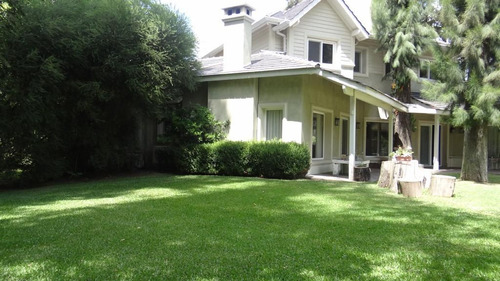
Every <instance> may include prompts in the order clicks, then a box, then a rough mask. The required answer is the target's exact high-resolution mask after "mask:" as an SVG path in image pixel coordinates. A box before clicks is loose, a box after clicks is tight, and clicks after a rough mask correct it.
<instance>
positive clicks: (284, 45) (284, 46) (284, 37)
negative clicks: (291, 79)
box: [276, 30, 286, 54]
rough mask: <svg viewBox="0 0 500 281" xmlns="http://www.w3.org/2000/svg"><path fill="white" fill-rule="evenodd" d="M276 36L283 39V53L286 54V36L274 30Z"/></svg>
mask: <svg viewBox="0 0 500 281" xmlns="http://www.w3.org/2000/svg"><path fill="white" fill-rule="evenodd" d="M276 34H278V35H279V36H281V37H283V53H285V54H286V35H285V34H283V33H281V30H276Z"/></svg>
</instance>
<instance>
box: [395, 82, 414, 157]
mask: <svg viewBox="0 0 500 281" xmlns="http://www.w3.org/2000/svg"><path fill="white" fill-rule="evenodd" d="M396 98H397V99H398V100H399V101H401V102H404V103H410V102H411V84H410V82H408V83H407V84H406V85H405V86H403V87H402V88H401V89H399V90H398V91H397V92H396ZM394 132H395V133H397V134H398V137H399V140H400V141H401V143H402V144H403V148H407V147H411V119H410V113H406V112H398V114H397V115H396V120H395V122H394Z"/></svg>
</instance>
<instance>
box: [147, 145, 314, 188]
mask: <svg viewBox="0 0 500 281" xmlns="http://www.w3.org/2000/svg"><path fill="white" fill-rule="evenodd" d="M156 157H157V159H158V163H159V165H160V168H161V169H162V170H163V171H169V172H175V173H181V174H212V175H228V176H229V175H231V176H257V177H266V178H280V179H296V178H301V177H304V176H305V174H306V173H307V171H308V170H309V167H310V158H309V150H308V149H307V147H306V146H305V145H302V144H298V143H293V142H292V143H285V142H281V141H267V142H241V141H222V142H217V143H213V144H200V145H194V146H185V147H182V148H173V147H160V148H158V149H157V151H156Z"/></svg>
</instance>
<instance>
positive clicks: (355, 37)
mask: <svg viewBox="0 0 500 281" xmlns="http://www.w3.org/2000/svg"><path fill="white" fill-rule="evenodd" d="M252 12H253V8H252V7H250V6H249V5H246V4H242V5H235V6H231V7H227V8H225V9H224V17H223V18H222V20H223V22H224V26H225V27H224V28H225V31H224V32H225V34H224V38H225V41H224V44H223V45H222V46H220V47H219V48H217V49H215V50H213V51H212V52H210V53H209V54H207V55H206V56H205V57H203V59H201V63H202V69H201V72H200V80H199V81H200V87H199V88H198V90H197V92H195V93H191V94H188V95H186V97H185V101H184V102H185V103H190V102H193V103H200V104H203V105H206V106H208V107H209V108H210V109H211V111H212V112H213V113H214V115H215V116H216V118H217V119H219V120H230V122H231V125H230V129H229V133H228V138H229V139H231V140H269V139H276V138H277V139H281V140H283V141H295V142H299V143H304V144H306V145H307V146H309V147H310V150H311V168H310V171H309V174H321V173H327V172H331V171H332V160H335V159H340V158H344V157H345V159H347V160H348V167H349V168H348V174H349V178H350V179H352V178H353V171H354V166H355V164H356V161H357V160H360V159H363V160H370V163H371V164H372V165H373V164H376V163H380V162H381V161H383V160H386V159H387V158H388V154H389V153H390V152H391V151H392V150H393V134H394V132H393V122H394V116H395V114H397V112H409V113H412V116H413V117H414V118H413V119H414V121H415V122H414V128H413V132H412V143H413V151H414V158H416V159H418V160H419V162H420V163H421V164H423V165H425V166H428V167H433V169H435V170H437V169H439V168H440V167H460V165H461V160H462V159H461V154H462V144H463V132H462V131H460V130H459V129H454V128H451V127H450V126H449V125H447V124H444V123H442V122H441V121H440V117H441V116H442V115H445V114H448V113H447V112H446V111H445V108H444V106H443V105H441V104H437V103H431V102H428V101H425V100H424V99H422V98H420V97H419V95H418V92H419V90H420V87H421V85H420V83H418V82H415V83H414V84H413V85H412V91H414V92H416V94H415V96H414V98H413V102H412V103H411V104H404V103H402V102H399V101H398V100H396V99H394V98H393V97H391V96H390V95H389V93H390V91H391V85H390V81H387V80H383V79H382V78H383V76H384V75H385V71H386V66H385V64H384V62H383V59H382V58H383V53H381V52H376V49H377V47H378V43H377V41H376V40H374V39H373V38H372V37H371V36H370V30H369V29H367V27H366V26H369V25H370V24H366V23H362V22H361V21H360V19H359V18H358V17H356V15H355V14H354V13H353V11H352V10H351V9H350V8H349V6H348V5H347V4H346V2H345V1H343V0H303V1H302V2H300V3H299V4H297V5H296V6H294V7H292V8H290V9H288V10H286V11H281V12H277V13H275V14H273V15H271V16H266V17H264V18H262V19H260V20H258V21H255V20H254V19H253V18H252ZM368 21H369V19H368ZM422 59H423V60H428V59H432V58H431V57H423V58H422ZM423 65H424V67H422V69H420V70H419V74H420V77H422V79H429V78H431V74H432V73H431V71H430V69H428V67H426V66H425V64H423ZM497 147H498V145H497Z"/></svg>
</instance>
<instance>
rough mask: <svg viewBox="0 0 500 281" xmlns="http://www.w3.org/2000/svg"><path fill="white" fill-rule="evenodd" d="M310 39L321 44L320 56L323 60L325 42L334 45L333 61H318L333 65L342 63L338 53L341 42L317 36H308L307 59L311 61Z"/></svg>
mask: <svg viewBox="0 0 500 281" xmlns="http://www.w3.org/2000/svg"><path fill="white" fill-rule="evenodd" d="M309 41H314V42H319V43H320V44H321V45H320V46H321V47H320V54H319V57H320V59H321V60H323V44H331V45H332V49H333V50H332V52H333V54H332V63H324V62H322V61H321V62H318V63H320V64H324V65H331V66H337V65H340V56H339V55H338V46H339V43H338V42H337V41H334V40H333V41H332V40H324V39H319V38H317V37H306V46H305V50H306V51H305V54H304V56H305V59H306V60H307V61H309Z"/></svg>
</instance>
